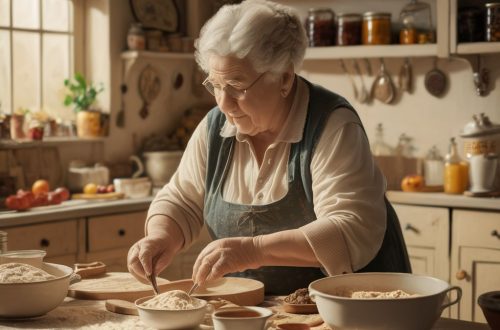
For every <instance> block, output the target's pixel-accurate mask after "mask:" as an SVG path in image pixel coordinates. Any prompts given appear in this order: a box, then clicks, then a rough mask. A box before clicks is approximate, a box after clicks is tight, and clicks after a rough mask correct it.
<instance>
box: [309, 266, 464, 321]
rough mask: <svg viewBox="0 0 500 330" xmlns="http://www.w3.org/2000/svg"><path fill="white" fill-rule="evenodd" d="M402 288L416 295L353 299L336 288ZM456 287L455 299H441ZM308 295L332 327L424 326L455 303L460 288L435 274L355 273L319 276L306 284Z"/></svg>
mask: <svg viewBox="0 0 500 330" xmlns="http://www.w3.org/2000/svg"><path fill="white" fill-rule="evenodd" d="M342 290H351V291H381V292H388V291H394V290H403V291H405V292H407V293H410V294H418V295H419V296H416V297H409V298H399V299H395V298H392V299H353V298H347V297H342V296H340V295H339V293H338V292H339V291H342ZM450 291H456V299H455V300H453V301H451V302H449V301H446V302H445V298H446V294H447V293H448V292H450ZM309 295H310V296H311V298H312V299H314V300H315V301H316V304H317V305H318V311H319V314H320V315H321V317H322V318H323V320H324V321H325V323H326V324H328V325H329V326H330V327H331V328H335V329H359V330H363V329H371V330H373V329H384V330H387V329H394V330H400V329H405V330H426V329H431V328H432V325H433V324H434V323H435V322H436V321H437V319H438V318H439V317H440V315H441V313H442V311H443V310H444V309H445V308H446V307H448V306H450V305H453V304H455V303H457V302H458V301H459V300H460V298H461V296H462V291H461V289H460V288H459V287H456V286H454V287H450V285H449V284H448V283H446V282H445V281H442V280H440V279H437V278H433V277H430V276H423V275H413V274H404V273H356V274H345V275H337V276H331V277H326V278H322V279H319V280H316V281H314V282H312V283H311V284H309Z"/></svg>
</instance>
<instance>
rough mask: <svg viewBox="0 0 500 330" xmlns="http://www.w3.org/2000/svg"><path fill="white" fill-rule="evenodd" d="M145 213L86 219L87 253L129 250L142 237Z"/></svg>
mask: <svg viewBox="0 0 500 330" xmlns="http://www.w3.org/2000/svg"><path fill="white" fill-rule="evenodd" d="M145 220H146V212H135V213H126V214H114V215H108V216H101V217H91V218H88V223H87V225H88V247H87V248H88V251H89V252H94V251H101V250H108V249H117V248H129V247H130V246H132V244H134V243H135V242H136V241H138V240H139V239H140V238H142V237H144V221H145Z"/></svg>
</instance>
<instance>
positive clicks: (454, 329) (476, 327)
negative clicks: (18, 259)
mask: <svg viewBox="0 0 500 330" xmlns="http://www.w3.org/2000/svg"><path fill="white" fill-rule="evenodd" d="M207 320H208V321H209V320H210V319H209V317H208V319H207ZM61 328H64V329H89V330H90V329H137V330H149V329H150V328H147V327H146V326H144V325H143V324H142V323H141V321H140V320H139V317H137V316H130V315H122V314H116V313H111V312H108V311H107V310H106V309H105V307H104V301H98V300H77V299H72V298H66V299H65V301H64V302H63V303H62V304H61V305H60V306H59V307H57V308H56V309H54V310H53V311H51V312H49V313H48V314H47V315H44V316H41V317H38V318H34V319H30V320H17V321H15V320H13V321H5V320H0V329H61ZM209 329H213V327H212V326H209V325H200V326H199V327H198V328H197V329H193V330H209ZM270 329H275V328H274V327H271V328H270ZM311 329H313V330H327V329H330V328H329V327H328V326H326V325H324V324H323V325H320V326H317V327H313V328H311ZM488 329H489V327H488V326H487V325H486V324H482V323H472V322H465V321H458V320H452V319H447V318H441V319H439V320H438V322H437V323H436V325H435V326H434V328H433V330H488Z"/></svg>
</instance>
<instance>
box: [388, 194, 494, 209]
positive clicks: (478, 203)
mask: <svg viewBox="0 0 500 330" xmlns="http://www.w3.org/2000/svg"><path fill="white" fill-rule="evenodd" d="M387 198H388V199H389V201H391V203H400V204H412V205H424V206H442V207H452V208H462V209H479V210H492V211H498V210H500V198H498V197H497V198H492V197H468V196H465V195H450V194H445V193H430V192H404V191H388V192H387Z"/></svg>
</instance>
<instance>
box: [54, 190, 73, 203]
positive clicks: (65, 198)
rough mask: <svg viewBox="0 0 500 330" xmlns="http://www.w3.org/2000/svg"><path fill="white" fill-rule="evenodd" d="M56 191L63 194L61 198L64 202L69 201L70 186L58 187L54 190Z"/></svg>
mask: <svg viewBox="0 0 500 330" xmlns="http://www.w3.org/2000/svg"><path fill="white" fill-rule="evenodd" d="M54 192H55V193H56V194H59V195H61V200H62V201H63V202H64V201H67V200H68V199H69V196H70V193H69V190H68V188H66V187H58V188H57V189H56V190H54Z"/></svg>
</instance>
